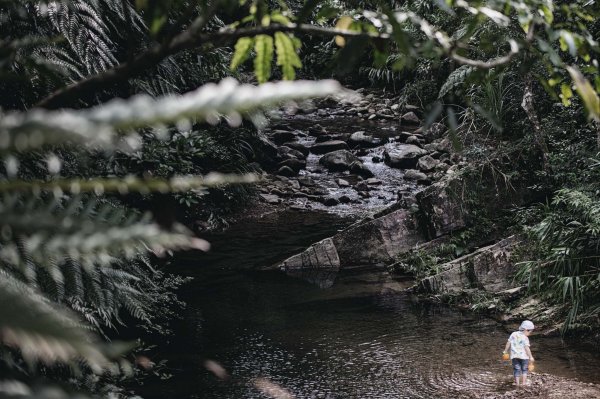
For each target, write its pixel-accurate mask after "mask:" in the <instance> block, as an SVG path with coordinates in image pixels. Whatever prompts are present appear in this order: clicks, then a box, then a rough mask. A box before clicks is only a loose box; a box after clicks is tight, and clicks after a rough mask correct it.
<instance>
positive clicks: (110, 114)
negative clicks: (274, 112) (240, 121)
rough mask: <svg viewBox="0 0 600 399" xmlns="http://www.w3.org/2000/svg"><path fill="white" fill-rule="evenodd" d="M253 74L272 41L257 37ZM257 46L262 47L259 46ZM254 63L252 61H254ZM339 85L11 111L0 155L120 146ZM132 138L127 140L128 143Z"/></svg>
mask: <svg viewBox="0 0 600 399" xmlns="http://www.w3.org/2000/svg"><path fill="white" fill-rule="evenodd" d="M262 36H264V35H262ZM256 40H257V41H256V46H255V47H256V48H257V49H261V50H260V54H258V52H257V58H256V60H258V61H257V62H255V65H256V66H258V67H259V68H258V69H257V74H258V75H257V76H260V78H259V80H261V81H266V80H267V79H268V77H269V75H270V73H271V72H270V71H271V59H272V57H273V39H272V38H271V37H270V36H264V37H262V38H261V39H260V40H259V38H258V37H257V39H256ZM259 43H260V44H259ZM256 60H255V61H256ZM340 91H341V88H340V85H339V84H338V83H337V82H335V81H331V80H324V81H315V82H312V81H303V82H279V83H270V84H264V85H260V86H252V85H240V84H239V83H238V82H237V81H236V80H235V79H231V78H229V79H224V80H222V81H221V82H220V83H219V84H218V85H216V84H212V83H209V84H206V85H204V86H202V87H200V88H199V89H198V90H196V91H192V92H190V93H187V94H184V95H181V96H179V95H169V96H163V97H160V98H158V99H156V98H152V97H151V96H148V95H138V96H135V97H132V98H130V99H127V100H123V99H115V100H112V101H110V102H108V103H106V104H103V105H99V106H96V107H93V108H90V109H86V110H62V111H46V110H41V109H36V110H31V111H29V112H9V113H5V114H4V115H1V116H2V117H1V118H0V153H2V152H23V151H31V150H35V149H38V148H40V147H43V146H47V145H58V144H65V143H71V144H72V143H75V144H77V143H80V144H84V145H88V146H92V147H101V148H119V146H121V147H122V146H123V141H120V140H119V139H120V138H122V137H123V133H122V132H123V131H131V130H133V129H137V128H143V127H148V126H155V125H158V124H167V123H176V122H178V121H181V120H185V119H190V118H194V119H195V120H196V121H198V120H207V119H208V120H214V119H215V117H217V118H218V116H219V115H228V114H231V113H233V112H240V113H250V112H252V111H259V110H262V109H265V108H268V107H272V106H274V105H277V104H280V103H281V102H283V101H289V100H304V99H307V98H313V97H323V96H327V95H331V94H339V93H340ZM131 140H134V142H135V141H137V140H136V139H135V136H128V137H127V140H126V141H127V142H129V141H131Z"/></svg>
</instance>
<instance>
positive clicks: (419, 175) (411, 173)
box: [404, 169, 429, 183]
mask: <svg viewBox="0 0 600 399" xmlns="http://www.w3.org/2000/svg"><path fill="white" fill-rule="evenodd" d="M404 179H405V180H416V181H417V182H423V183H426V182H429V178H428V177H427V175H426V174H425V173H423V172H419V171H418V170H415V169H408V170H407V171H406V172H404Z"/></svg>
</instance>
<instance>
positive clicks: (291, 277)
mask: <svg viewBox="0 0 600 399" xmlns="http://www.w3.org/2000/svg"><path fill="white" fill-rule="evenodd" d="M362 94H363V97H362V99H361V100H360V102H358V103H356V102H354V103H342V104H340V103H338V102H336V101H333V100H326V101H323V102H321V103H319V104H318V106H319V107H318V108H311V109H305V110H303V112H298V113H295V114H293V115H290V114H284V115H283V116H282V117H281V118H280V119H279V120H277V121H275V122H274V123H273V124H272V125H271V126H270V127H269V128H268V130H266V131H265V137H264V138H263V139H262V140H261V143H260V147H261V148H259V151H258V153H260V154H261V157H260V158H259V159H258V160H257V161H258V162H257V164H256V165H255V167H256V169H257V170H258V171H263V172H262V173H263V179H262V181H261V182H260V183H259V184H258V190H259V195H258V199H257V203H256V204H255V205H254V206H253V207H252V209H253V211H252V212H249V213H247V214H243V215H241V216H239V217H238V218H237V220H236V221H235V222H233V223H232V224H231V226H230V227H229V228H228V229H227V230H226V231H224V232H218V233H217V232H215V233H212V234H209V235H208V236H207V237H206V238H207V239H208V240H209V241H211V243H212V244H213V251H212V252H211V253H209V254H207V255H203V256H202V257H201V258H199V259H198V258H196V257H193V258H180V260H179V262H178V264H177V267H176V268H175V271H176V272H178V273H181V274H183V275H187V276H192V277H194V281H193V282H192V283H190V284H188V285H187V286H186V288H184V289H183V292H182V295H181V296H182V299H183V300H185V301H186V302H187V303H188V308H187V309H186V311H185V313H184V314H183V319H182V320H181V322H180V323H178V325H176V326H175V333H176V334H175V337H176V339H175V340H174V341H173V342H170V343H169V344H168V345H167V346H166V347H165V348H162V350H163V351H164V353H163V354H161V355H162V356H163V357H165V358H167V359H168V365H169V367H170V371H169V373H171V374H172V376H171V378H170V379H168V380H166V381H154V382H152V381H151V382H148V383H147V384H146V385H145V386H144V387H142V388H141V389H140V390H139V391H140V394H142V396H144V397H150V398H152V397H157V398H158V397H169V398H171V397H182V398H183V397H187V398H189V397H199V398H242V397H244V398H267V397H271V396H269V395H268V394H267V393H268V392H271V395H274V392H275V393H277V392H278V394H277V395H279V396H272V397H277V398H489V399H491V398H516V397H522V396H527V397H531V398H558V397H560V398H600V385H597V384H598V383H600V355H599V354H598V353H597V351H596V350H595V349H594V348H593V347H592V346H588V345H585V344H583V343H580V342H564V341H562V340H561V339H560V338H559V337H557V336H556V335H553V334H544V333H551V332H553V331H554V330H553V327H552V326H549V325H547V326H544V325H543V322H542V323H540V324H541V326H542V327H543V328H541V329H540V330H541V331H540V333H538V334H536V335H534V336H533V337H532V344H533V347H532V350H533V352H534V354H535V355H536V358H537V360H538V362H537V363H538V367H537V369H536V371H535V372H534V373H532V378H531V381H532V385H531V386H528V387H525V388H521V389H519V390H516V389H515V387H513V386H512V384H511V368H510V367H508V366H507V365H504V364H502V362H501V361H500V359H499V357H500V353H501V351H502V348H503V345H504V343H505V341H506V338H507V336H508V333H509V332H510V331H511V329H512V328H513V327H514V326H513V324H514V323H515V322H517V321H518V320H520V319H521V318H522V317H531V318H533V319H534V320H536V321H537V320H538V319H539V320H543V319H544V315H543V314H541V313H540V312H542V311H547V309H542V308H540V307H536V306H534V305H535V303H533V304H532V302H531V301H529V300H527V299H523V295H522V292H523V287H520V286H516V285H515V283H514V281H513V279H512V278H511V276H512V275H513V274H514V272H515V267H514V262H512V261H511V254H512V253H513V252H514V251H515V249H516V248H518V244H519V238H518V237H514V236H509V237H500V238H499V239H497V240H494V242H488V240H485V239H482V240H481V243H482V245H478V246H477V248H474V250H473V251H472V252H470V253H468V254H466V255H464V256H462V257H459V258H457V259H454V260H452V261H450V262H447V263H444V264H441V265H439V266H438V271H439V273H438V274H436V275H433V276H430V277H428V278H425V279H423V280H420V281H415V280H414V278H411V277H410V276H407V275H391V274H390V273H389V270H390V268H389V266H390V265H391V264H393V263H394V262H396V261H397V259H398V256H400V255H402V254H403V253H405V252H407V251H409V250H414V249H415V248H421V249H424V250H428V249H431V248H435V247H436V246H438V245H440V244H443V243H445V242H446V241H447V240H448V236H449V234H450V233H452V232H455V231H459V230H460V229H463V228H465V227H466V226H467V225H468V223H469V220H470V219H469V209H468V207H466V206H464V204H463V203H461V202H460V196H456V193H457V192H460V191H461V190H462V189H464V181H462V178H461V175H460V171H461V169H462V168H463V167H465V166H466V163H465V161H464V159H463V158H462V157H461V156H460V155H459V154H457V153H455V152H454V151H453V149H452V145H451V144H450V141H449V139H448V138H447V137H445V134H444V133H445V129H444V127H443V126H442V125H439V124H434V125H433V126H432V127H431V128H429V129H427V130H424V129H423V127H422V122H421V120H422V117H423V115H421V114H420V112H419V109H418V108H417V107H413V106H404V107H400V106H399V105H397V104H396V101H395V100H396V99H394V98H389V96H386V95H384V94H382V93H368V92H363V93H362ZM497 200H498V201H499V204H498V205H497V206H502V205H501V202H503V201H504V199H503V198H502V196H500V197H499V198H498V199H497ZM484 244H485V245H484ZM464 290H470V291H478V292H483V293H485V294H486V295H493V296H495V297H497V298H500V299H501V300H502V301H507V302H508V301H516V302H515V303H518V306H517V305H514V306H512V308H513V311H512V313H511V314H508V315H505V314H502V315H496V317H495V318H492V317H489V316H484V315H480V314H475V313H472V312H469V311H464V310H460V309H456V308H452V307H448V306H447V305H444V304H440V303H439V302H436V301H435V300H434V301H432V300H431V299H432V298H433V299H435V298H439V297H440V296H442V295H445V294H452V293H458V292H462V291H464ZM519 301H520V302H519ZM546 316H547V315H546ZM546 335H547V336H546ZM215 364H218V366H215ZM221 367H222V368H221ZM270 384H272V385H270Z"/></svg>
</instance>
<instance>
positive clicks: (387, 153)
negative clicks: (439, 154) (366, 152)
mask: <svg viewBox="0 0 600 399" xmlns="http://www.w3.org/2000/svg"><path fill="white" fill-rule="evenodd" d="M424 155H427V150H424V149H423V148H420V147H417V146H416V145H413V144H386V145H385V150H384V152H383V156H384V161H385V163H386V164H388V165H389V166H391V167H393V168H400V169H414V168H415V167H416V166H417V162H418V160H419V158H420V157H422V156H424Z"/></svg>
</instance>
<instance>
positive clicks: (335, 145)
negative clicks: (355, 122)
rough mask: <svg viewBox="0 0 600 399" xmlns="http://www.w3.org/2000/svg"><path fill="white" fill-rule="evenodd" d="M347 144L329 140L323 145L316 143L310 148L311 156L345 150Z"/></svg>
mask: <svg viewBox="0 0 600 399" xmlns="http://www.w3.org/2000/svg"><path fill="white" fill-rule="evenodd" d="M347 149H348V144H346V142H345V141H342V140H329V141H325V142H323V143H317V144H314V145H313V146H311V147H310V152H312V153H313V154H326V153H328V152H332V151H337V150H347Z"/></svg>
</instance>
